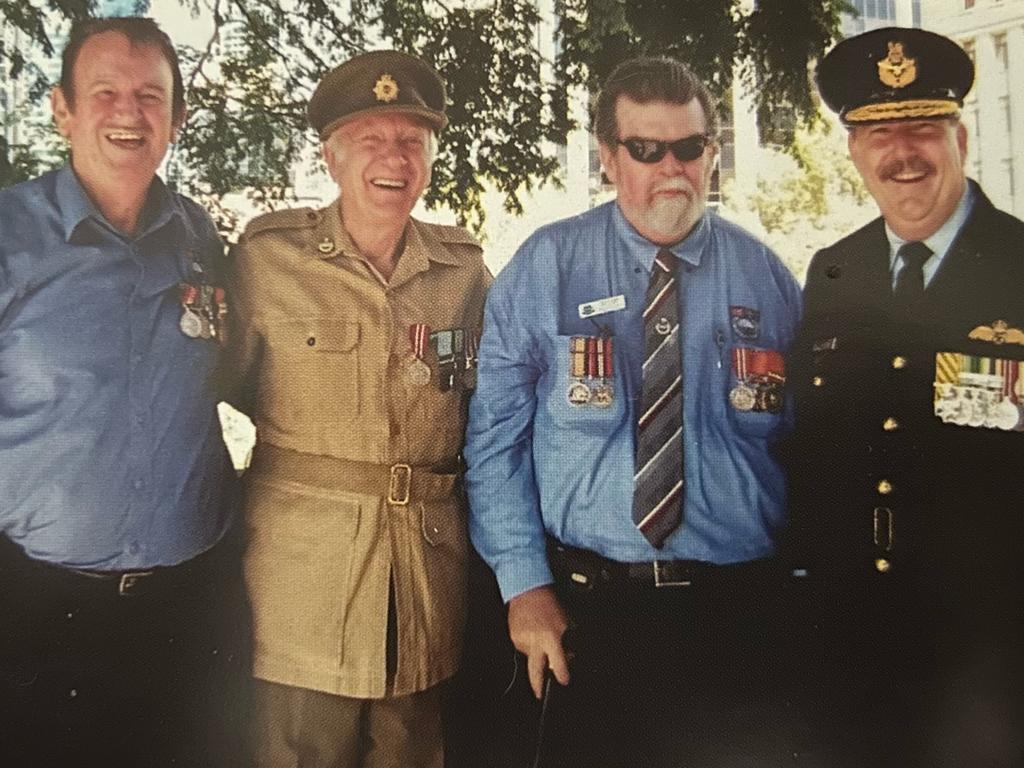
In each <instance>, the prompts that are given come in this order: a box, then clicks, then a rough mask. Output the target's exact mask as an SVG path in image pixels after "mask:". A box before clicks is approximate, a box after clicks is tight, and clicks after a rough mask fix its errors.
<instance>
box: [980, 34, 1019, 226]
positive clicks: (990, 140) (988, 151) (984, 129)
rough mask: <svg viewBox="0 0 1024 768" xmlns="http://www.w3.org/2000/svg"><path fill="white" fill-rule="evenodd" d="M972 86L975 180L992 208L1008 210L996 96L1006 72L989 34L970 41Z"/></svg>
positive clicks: (1003, 88)
mask: <svg viewBox="0 0 1024 768" xmlns="http://www.w3.org/2000/svg"><path fill="white" fill-rule="evenodd" d="M974 51H975V59H976V60H975V78H974V83H975V85H974V87H975V89H976V90H977V96H978V134H979V135H978V144H979V146H978V147H977V153H978V154H977V156H978V158H979V160H980V168H981V172H980V174H979V176H980V178H979V179H978V181H979V182H980V183H981V185H982V187H984V189H985V194H987V195H988V196H989V198H990V199H991V200H992V202H993V203H995V205H996V207H998V208H1003V209H1009V208H1011V207H1012V205H1013V200H1012V199H1011V195H1010V179H1009V176H1008V174H1007V173H1006V166H1005V165H1004V163H1003V160H1004V159H1005V158H1006V157H1007V155H1008V152H1009V146H1008V144H1007V136H1006V115H1005V114H1004V113H1003V110H1002V108H1001V106H1000V101H999V98H1000V96H1002V95H1003V94H1004V93H1006V73H1005V72H1004V71H1003V70H1002V67H1001V66H1000V64H999V62H998V61H997V60H996V54H995V45H994V44H993V40H992V35H991V34H989V33H987V32H982V33H980V34H979V35H978V36H977V37H976V38H975V42H974Z"/></svg>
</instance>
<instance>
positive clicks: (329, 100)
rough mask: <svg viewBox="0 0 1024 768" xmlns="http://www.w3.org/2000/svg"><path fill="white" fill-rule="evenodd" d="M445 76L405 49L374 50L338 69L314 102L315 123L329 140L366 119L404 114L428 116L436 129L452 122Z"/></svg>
mask: <svg viewBox="0 0 1024 768" xmlns="http://www.w3.org/2000/svg"><path fill="white" fill-rule="evenodd" d="M444 108H445V89H444V83H443V82H442V81H441V76H440V75H438V74H437V72H435V71H434V70H433V68H431V67H430V65H428V64H427V63H426V62H425V61H423V60H422V59H419V58H417V57H415V56H412V55H410V54H408V53H402V52H401V51H371V52H369V53H362V54H359V55H358V56H355V57H353V58H351V59H349V60H348V61H346V62H345V63H344V64H340V65H339V66H337V67H335V68H334V69H332V70H331V71H330V72H328V73H327V74H326V75H324V77H323V79H322V80H321V81H320V84H319V85H317V87H316V90H315V91H313V96H312V97H311V98H310V100H309V109H308V115H309V124H310V125H312V126H313V128H314V129H315V130H316V132H317V134H319V136H320V140H321V141H324V140H326V139H327V137H328V136H330V135H331V134H332V133H333V132H334V130H335V129H336V128H337V127H338V126H340V125H342V124H344V123H346V122H348V121H349V120H352V119H353V118H356V117H360V116H362V115H367V114H372V113H375V112H378V113H387V112H401V113H405V114H412V115H417V116H419V117H422V118H423V119H424V120H426V121H427V123H429V124H430V126H431V127H433V129H434V130H435V131H440V130H441V129H442V128H444V127H445V126H446V125H447V124H448V118H447V117H446V116H445V113H444Z"/></svg>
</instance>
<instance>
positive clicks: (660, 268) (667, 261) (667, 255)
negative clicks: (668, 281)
mask: <svg viewBox="0 0 1024 768" xmlns="http://www.w3.org/2000/svg"><path fill="white" fill-rule="evenodd" d="M678 264H679V259H677V258H676V257H675V255H674V254H673V253H672V251H670V250H669V249H668V248H662V249H661V250H660V251H658V255H657V256H655V257H654V274H653V277H654V278H657V276H658V273H659V272H662V273H664V274H667V275H670V276H671V275H674V274H675V273H676V266H677V265H678Z"/></svg>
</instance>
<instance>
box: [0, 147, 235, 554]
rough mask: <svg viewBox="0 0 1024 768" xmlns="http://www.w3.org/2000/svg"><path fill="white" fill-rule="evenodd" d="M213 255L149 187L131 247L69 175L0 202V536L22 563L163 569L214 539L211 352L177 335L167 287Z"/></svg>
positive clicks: (164, 196) (203, 238)
mask: <svg viewBox="0 0 1024 768" xmlns="http://www.w3.org/2000/svg"><path fill="white" fill-rule="evenodd" d="M221 257H222V245H221V242H220V239H219V238H218V236H217V233H216V229H215V228H214V226H213V222H212V221H211V220H210V218H209V216H208V215H207V214H206V213H205V212H204V211H203V210H202V209H201V208H200V207H199V206H198V205H196V204H195V203H194V202H192V201H190V200H187V199H185V198H183V197H181V196H179V195H176V194H174V193H172V192H170V191H169V190H168V189H167V188H166V187H165V186H164V185H163V183H162V182H160V180H159V179H156V180H154V182H153V185H152V187H151V188H150V192H149V196H148V199H147V202H146V206H145V208H144V210H143V215H142V217H141V219H140V227H139V231H138V233H137V234H136V235H135V236H134V237H127V236H125V235H122V234H121V233H119V232H117V230H115V229H114V228H113V227H112V226H111V225H110V224H109V223H108V222H107V221H106V220H105V219H104V217H103V215H102V214H101V213H100V212H99V211H98V210H97V209H96V208H95V207H94V206H93V204H92V202H91V201H90V200H89V198H88V196H87V195H86V193H85V191H84V190H83V189H82V187H81V185H80V184H79V182H78V179H77V178H76V176H75V174H74V172H73V171H72V170H71V168H70V167H65V168H63V169H62V170H60V171H54V172H52V173H48V174H46V175H44V176H42V177H40V178H38V179H34V180H32V181H28V182H25V183H23V184H19V185H16V186H14V187H11V188H8V189H5V190H2V191H0V456H2V457H3V463H2V464H0V532H2V533H3V534H4V535H5V536H7V537H8V538H9V539H10V540H12V541H13V542H15V543H16V544H18V545H20V546H21V547H22V548H23V549H24V551H25V553H26V554H27V555H29V556H30V557H32V558H35V559H39V560H45V561H49V562H53V563H60V564H64V565H68V566H74V567H80V568H90V569H100V570H123V569H139V568H147V567H151V566H157V565H173V564H176V563H179V562H182V561H184V560H187V559H189V558H191V557H193V556H195V555H197V554H199V553H200V552H202V551H204V550H205V549H208V548H209V547H210V546H212V545H213V544H214V543H216V542H217V541H218V539H219V538H220V537H221V536H222V534H223V533H224V531H225V530H226V528H227V526H228V525H229V522H230V512H229V510H228V509H226V508H225V505H224V503H223V502H224V499H223V494H224V487H225V486H224V483H225V480H226V479H227V478H228V473H229V471H230V466H229V460H228V456H227V451H226V449H225V447H224V443H223V439H222V437H221V433H220V425H219V422H218V418H217V411H216V406H217V397H216V393H215V391H214V387H213V378H214V369H215V366H216V364H217V360H218V351H219V350H218V345H217V343H216V342H215V341H212V340H204V339H193V338H188V337H187V336H185V334H184V333H182V331H181V329H180V327H179V321H180V318H181V315H182V307H181V304H180V295H179V294H180V291H179V283H181V282H182V281H190V282H193V283H195V282H197V280H196V276H197V274H200V273H202V274H208V273H209V271H210V269H209V265H216V264H218V263H219V262H220V259H221ZM196 265H198V268H197V267H196ZM204 265H206V267H205V269H204Z"/></svg>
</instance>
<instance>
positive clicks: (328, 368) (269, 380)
mask: <svg viewBox="0 0 1024 768" xmlns="http://www.w3.org/2000/svg"><path fill="white" fill-rule="evenodd" d="M360 341H361V328H360V325H359V324H358V323H346V322H339V321H337V320H335V319H326V318H305V319H294V320H285V321H280V322H276V323H269V324H268V325H267V340H266V354H265V356H264V369H263V371H262V374H261V379H260V404H261V407H260V409H259V417H260V420H261V421H263V422H264V423H266V424H267V425H268V426H271V427H273V428H274V429H275V430H277V431H278V432H281V433H285V434H295V435H302V434H310V433H311V432H315V431H318V430H320V429H328V430H330V429H334V428H336V427H340V426H345V425H349V424H351V423H352V422H353V421H355V420H356V419H357V418H358V417H359V415H360V413H361V412H362V410H363V400H364V398H365V392H364V391H363V389H364V388H363V387H362V385H361V381H360V379H361V365H360V354H359V348H360Z"/></svg>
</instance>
